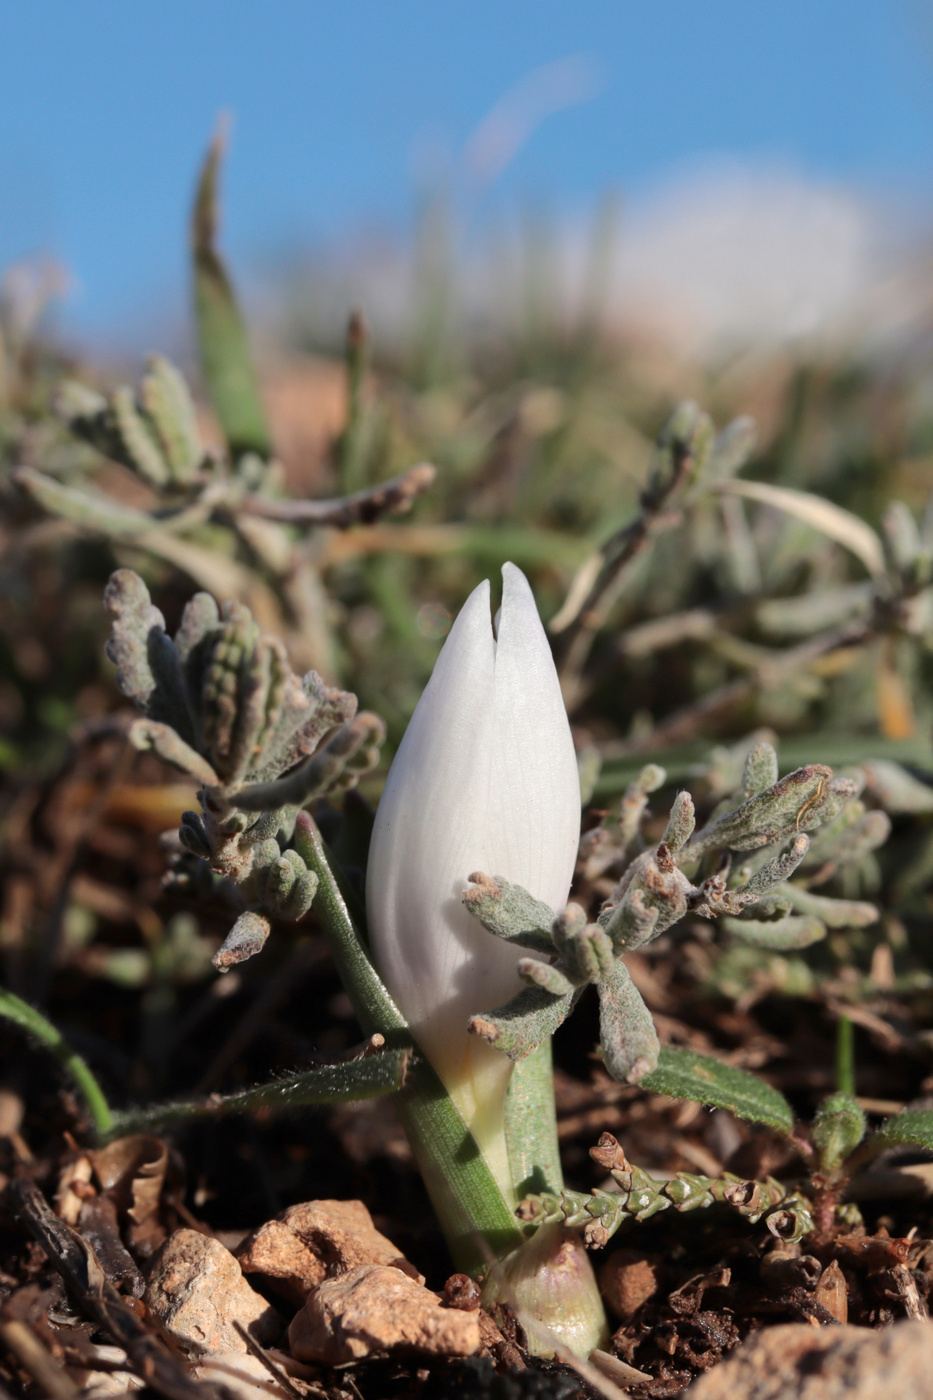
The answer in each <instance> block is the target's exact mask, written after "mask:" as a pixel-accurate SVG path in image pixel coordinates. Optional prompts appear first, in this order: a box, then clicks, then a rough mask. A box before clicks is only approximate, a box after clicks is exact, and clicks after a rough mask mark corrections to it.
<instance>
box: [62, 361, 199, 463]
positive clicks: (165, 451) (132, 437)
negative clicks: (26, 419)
mask: <svg viewBox="0 0 933 1400" xmlns="http://www.w3.org/2000/svg"><path fill="white" fill-rule="evenodd" d="M55 406H56V409H57V411H58V414H59V416H60V417H61V418H62V419H63V420H64V422H65V423H66V424H67V426H68V427H69V428H70V429H71V431H72V432H73V433H74V435H75V436H76V437H79V438H83V440H84V441H85V442H88V443H90V445H91V446H92V447H95V448H96V449H97V451H98V452H100V453H101V454H102V455H103V456H105V457H110V458H112V460H113V461H115V462H122V463H123V465H124V466H126V467H129V469H130V470H131V471H133V472H136V474H137V475H138V476H141V477H142V478H143V480H144V481H146V482H147V483H148V484H149V485H150V486H153V487H155V488H156V490H160V491H161V490H168V489H171V488H176V489H177V488H183V487H187V486H189V485H190V484H191V482H192V481H193V479H194V476H195V474H196V473H197V471H198V470H199V468H200V467H201V466H202V464H205V461H206V455H207V454H206V451H205V448H204V446H203V444H202V442H201V437H200V433H199V431H198V423H197V416H196V414H195V408H194V402H193V400H192V398H191V394H190V393H189V391H188V386H187V384H186V383H185V380H184V378H183V377H182V375H181V374H180V373H179V372H178V370H177V369H176V368H175V366H174V365H173V364H171V363H170V362H169V361H168V360H166V359H165V358H164V357H163V356H161V355H153V356H152V357H151V359H150V361H149V365H148V368H147V371H146V373H145V374H144V375H143V377H142V379H141V380H140V384H139V389H138V392H137V394H136V395H134V394H133V392H132V390H131V389H129V388H128V387H127V386H126V385H120V386H119V387H118V388H116V389H113V390H111V391H110V393H109V394H107V395H106V397H105V396H104V395H102V394H98V393H96V392H95V391H94V390H93V389H88V388H86V387H85V385H83V384H79V383H77V382H76V381H74V380H65V381H64V382H63V383H62V384H61V385H60V386H59V389H58V392H57V394H56V401H55Z"/></svg>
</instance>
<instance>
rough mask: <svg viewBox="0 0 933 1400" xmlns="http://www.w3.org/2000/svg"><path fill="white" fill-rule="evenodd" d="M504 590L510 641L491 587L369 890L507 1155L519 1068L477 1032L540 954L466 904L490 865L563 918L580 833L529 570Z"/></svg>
mask: <svg viewBox="0 0 933 1400" xmlns="http://www.w3.org/2000/svg"><path fill="white" fill-rule="evenodd" d="M502 580H503V597H502V608H501V610H500V612H499V615H498V617H497V620H496V621H497V626H496V632H495V634H494V631H493V624H492V619H491V616H490V602H489V583H488V582H484V583H481V584H480V585H479V586H478V587H477V588H475V589H474V590H473V592H472V593H471V594H470V596H469V598H468V599H467V601H466V603H465V604H464V606H463V609H462V611H461V612H460V615H459V616H458V618H457V620H456V622H455V623H454V625H453V627H452V628H451V631H450V635H449V636H448V638H447V641H446V642H445V644H444V648H443V650H442V651H441V654H440V656H439V657H438V659H437V664H436V666H435V668H434V674H433V675H432V677H431V679H430V681H429V682H428V685H427V688H426V689H425V692H424V694H423V695H422V697H421V699H420V701H419V702H418V706H417V708H416V710H415V713H414V715H413V716H412V718H411V723H410V724H409V726H408V729H407V731H406V734H405V737H404V739H403V740H402V744H401V746H400V748H399V751H398V754H397V755H396V758H395V762H394V763H393V764H392V768H391V771H390V773H389V777H388V781H387V783H386V788H385V792H384V794H383V797H382V801H381V802H380V804H379V811H378V813H377V815H376V824H375V829H374V831H373V839H372V846H371V848H370V857H369V868H368V872H367V883H366V903H367V910H368V916H369V927H370V936H371V940H372V946H373V952H374V954H375V959H376V963H377V966H378V967H379V970H380V972H381V973H382V976H383V977H384V979H385V981H386V983H387V985H388V987H389V990H390V991H391V992H392V995H393V996H394V997H395V999H396V1001H397V1002H398V1005H399V1006H400V1008H401V1010H402V1012H403V1013H404V1014H405V1016H406V1017H407V1018H408V1021H409V1024H410V1025H411V1027H412V1031H413V1033H414V1035H415V1038H416V1040H417V1041H418V1044H419V1045H420V1047H421V1049H422V1050H423V1051H424V1053H425V1054H426V1055H427V1057H428V1059H429V1060H430V1061H431V1063H432V1064H433V1065H434V1068H435V1069H436V1070H437V1072H438V1074H439V1075H440V1076H441V1078H442V1079H443V1081H444V1083H445V1085H446V1087H447V1090H448V1092H449V1093H450V1094H451V1096H452V1098H453V1099H454V1100H455V1102H456V1103H457V1106H458V1108H459V1109H460V1112H461V1114H462V1115H463V1117H464V1119H465V1120H466V1122H467V1124H468V1125H469V1126H470V1127H471V1128H472V1130H473V1132H474V1136H475V1137H476V1138H477V1141H478V1142H479V1143H480V1146H481V1148H482V1149H483V1151H484V1153H485V1154H486V1155H492V1156H493V1157H496V1156H498V1155H499V1153H500V1152H502V1151H504V1141H499V1142H498V1144H497V1142H496V1139H497V1138H500V1139H501V1126H500V1125H501V1110H502V1104H503V1102H504V1094H505V1090H506V1088H507V1086H508V1077H509V1073H510V1070H511V1065H510V1062H509V1061H508V1060H507V1059H506V1057H505V1056H504V1055H502V1054H501V1053H500V1052H499V1051H497V1050H494V1049H492V1048H491V1047H490V1046H488V1045H486V1044H485V1043H483V1042H481V1041H478V1040H477V1039H476V1038H475V1037H473V1036H469V1035H468V1034H467V1030H466V1026H467V1022H468V1020H469V1018H470V1016H471V1015H474V1014H476V1013H479V1012H483V1011H490V1010H492V1009H493V1008H494V1007H496V1006H499V1005H501V1004H502V1003H503V1002H505V1001H507V1000H508V999H509V998H510V997H511V996H513V995H514V994H515V993H516V992H517V991H519V990H520V989H521V985H522V984H521V982H520V981H519V978H518V976H517V974H516V971H515V965H516V963H517V961H518V959H519V957H522V956H525V957H527V956H528V953H527V949H519V948H514V947H511V946H509V945H508V944H506V943H504V942H502V941H501V940H500V939H498V938H496V937H495V936H494V935H493V934H491V933H488V932H487V931H486V930H485V929H484V928H483V927H482V925H481V924H480V923H479V921H478V920H477V919H475V918H473V916H472V915H471V914H469V913H468V912H467V911H466V910H465V909H464V907H463V905H462V904H461V902H460V901H461V895H462V894H463V891H464V889H465V888H466V885H467V877H468V875H470V874H471V873H472V872H473V871H475V870H481V871H484V872H485V873H486V874H489V875H501V876H503V877H504V878H505V879H507V880H510V881H512V882H513V883H515V884H519V885H522V886H523V887H524V888H525V889H526V890H528V891H529V892H530V893H531V894H532V895H534V896H535V897H536V898H537V899H541V900H543V901H544V902H545V903H546V904H549V905H550V906H551V907H552V908H553V909H556V910H561V909H563V907H564V906H565V904H566V902H567V895H568V892H569V889H570V881H571V877H572V874H573V866H574V859H575V856H576V852H577V845H578V842H579V836H580V784H579V778H578V774H577V764H576V758H575V755H574V749H573V741H572V739H571V735H570V726H569V724H568V722H567V715H566V712H565V710H564V704H563V700H562V698H561V693H560V686H559V683H558V679H557V673H556V671H555V669H554V663H553V661H552V659H551V652H550V647H549V646H548V642H547V638H546V636H545V634H544V629H543V627H542V626H541V621H540V619H539V617H538V613H537V609H536V607H535V602H534V598H533V597H532V593H531V589H530V588H529V586H528V581H527V579H526V578H525V576H524V574H523V573H522V572H521V570H520V569H517V568H516V567H515V565H514V564H506V565H505V566H504V568H503V570H502ZM491 1165H493V1163H491ZM497 1175H498V1172H497Z"/></svg>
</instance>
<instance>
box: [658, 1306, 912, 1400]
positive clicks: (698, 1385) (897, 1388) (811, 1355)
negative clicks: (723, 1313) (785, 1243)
mask: <svg viewBox="0 0 933 1400" xmlns="http://www.w3.org/2000/svg"><path fill="white" fill-rule="evenodd" d="M931 1378H933V1324H931V1323H929V1322H925V1321H920V1320H915V1321H909V1322H896V1323H894V1325H893V1326H892V1327H885V1328H883V1329H882V1330H881V1331H877V1332H876V1331H874V1330H873V1329H872V1328H869V1327H849V1326H837V1327H834V1326H832V1325H829V1326H826V1327H811V1326H809V1325H808V1324H804V1323H799V1322H792V1323H788V1324H786V1325H784V1326H781V1327H767V1328H765V1329H764V1330H763V1331H761V1332H757V1333H755V1335H754V1336H752V1337H750V1338H749V1339H748V1341H747V1342H745V1343H744V1344H743V1345H742V1346H740V1347H739V1348H738V1349H737V1350H736V1351H734V1352H733V1353H732V1355H731V1356H729V1357H728V1358H727V1359H726V1360H725V1361H723V1362H721V1363H720V1364H719V1365H718V1366H714V1367H713V1369H712V1370H711V1371H708V1372H707V1373H706V1375H705V1376H701V1377H700V1378H699V1379H698V1380H696V1381H694V1383H693V1385H692V1386H691V1387H690V1389H689V1390H688V1391H687V1392H686V1394H685V1400H878V1397H879V1396H891V1397H896V1400H930V1396H931V1394H933V1379H931Z"/></svg>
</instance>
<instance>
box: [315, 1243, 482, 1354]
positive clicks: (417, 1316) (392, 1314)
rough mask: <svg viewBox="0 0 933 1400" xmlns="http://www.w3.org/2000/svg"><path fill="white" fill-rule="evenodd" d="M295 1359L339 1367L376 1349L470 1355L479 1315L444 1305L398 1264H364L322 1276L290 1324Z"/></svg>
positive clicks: (477, 1334) (477, 1335) (477, 1342)
mask: <svg viewBox="0 0 933 1400" xmlns="http://www.w3.org/2000/svg"><path fill="white" fill-rule="evenodd" d="M288 1339H289V1342H290V1344H291V1350H292V1355H293V1356H295V1357H296V1358H297V1359H298V1360H299V1361H312V1362H316V1363H318V1364H319V1365H323V1366H339V1365H341V1364H343V1363H344V1362H348V1361H359V1360H361V1359H362V1358H363V1357H366V1356H371V1355H372V1354H373V1353H374V1352H403V1353H404V1352H418V1353H420V1354H422V1355H428V1356H472V1355H473V1354H474V1353H475V1352H477V1351H479V1349H480V1345H481V1338H480V1325H479V1315H478V1313H476V1312H461V1311H460V1310H459V1309H458V1308H443V1307H441V1304H440V1301H439V1299H438V1298H437V1296H436V1294H434V1293H431V1292H430V1291H429V1290H428V1289H427V1288H425V1287H424V1285H423V1284H420V1283H416V1282H415V1280H414V1279H412V1278H409V1277H408V1276H407V1275H406V1274H403V1273H402V1272H401V1270H400V1269H393V1268H385V1267H383V1266H380V1265H378V1264H365V1265H362V1266H361V1267H359V1268H355V1269H350V1270H348V1272H347V1273H345V1274H341V1275H340V1276H339V1277H338V1278H332V1279H325V1280H324V1282H323V1283H321V1284H320V1285H319V1286H318V1287H317V1288H316V1289H314V1291H313V1292H312V1293H311V1294H310V1295H309V1297H308V1300H307V1302H306V1303H305V1305H304V1307H303V1308H302V1309H301V1311H300V1312H299V1313H297V1314H296V1315H295V1317H294V1318H293V1320H292V1323H291V1326H290V1327H289V1329H288Z"/></svg>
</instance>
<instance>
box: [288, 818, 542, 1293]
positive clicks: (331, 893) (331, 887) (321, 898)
mask: <svg viewBox="0 0 933 1400" xmlns="http://www.w3.org/2000/svg"><path fill="white" fill-rule="evenodd" d="M294 840H295V849H296V850H297V851H298V854H299V855H300V856H301V858H302V860H303V861H304V862H305V864H306V865H307V866H308V868H309V869H310V870H313V871H314V872H315V874H316V875H317V877H318V891H317V894H316V896H315V899H314V908H315V911H316V913H317V915H318V918H319V919H320V921H321V925H322V927H323V929H324V932H325V935H326V937H327V940H328V943H329V945H330V950H331V955H332V956H333V959H334V961H335V963H336V964H337V971H338V972H339V974H340V979H341V981H342V982H343V985H344V987H345V988H346V990H347V993H348V995H349V997H350V1000H351V1001H352V1003H353V1009H354V1011H355V1012H356V1015H357V1018H358V1020H359V1022H360V1025H361V1027H362V1029H363V1031H364V1033H365V1034H367V1035H371V1034H372V1033H373V1032H375V1031H379V1032H380V1033H381V1034H382V1035H384V1036H385V1038H386V1041H387V1043H388V1044H389V1045H394V1046H399V1045H411V1043H412V1042H411V1032H410V1031H409V1029H408V1025H407V1023H406V1021H405V1018H404V1017H403V1016H402V1013H401V1012H400V1011H399V1009H398V1007H397V1006H396V1005H395V1002H394V1001H393V1000H392V998H391V996H390V995H389V992H388V990H387V989H386V987H385V985H384V983H383V982H382V980H381V978H380V977H379V975H378V973H377V972H376V969H375V968H374V967H373V965H372V963H371V962H370V960H369V957H368V956H367V953H366V950H365V948H364V946H363V942H362V939H361V937H360V934H359V932H358V931H357V928H356V926H355V924H354V922H353V919H352V918H351V916H350V911H349V908H348V906H347V899H346V898H345V897H344V894H343V892H342V891H341V889H340V886H339V884H338V881H337V878H336V876H335V875H334V872H333V870H332V869H331V867H330V864H329V862H328V860H327V854H326V851H325V849H324V843H323V841H322V839H321V834H320V832H319V831H318V829H317V827H316V826H315V824H314V822H313V821H312V819H311V817H310V816H309V815H308V814H307V813H306V812H302V813H300V814H299V817H298V820H297V822H296V826H295V838H294ZM396 1105H397V1107H398V1111H399V1116H400V1117H401V1120H402V1123H403V1126H404V1128H405V1132H406V1134H407V1135H408V1140H409V1142H410V1143H411V1147H412V1151H413V1152H414V1154H415V1157H416V1158H417V1161H418V1166H419V1167H420V1169H421V1174H422V1176H423V1178H424V1182H425V1185H426V1187H427V1190H428V1194H429V1195H430V1197H431V1201H432V1203H433V1205H434V1209H435V1210H436V1212H437V1215H438V1219H439V1220H440V1223H441V1228H442V1229H443V1231H444V1235H445V1237H446V1239H447V1242H448V1244H449V1246H450V1251H451V1254H452V1255H453V1258H454V1262H455V1263H456V1264H457V1267H458V1268H461V1269H463V1270H464V1271H465V1272H472V1273H476V1272H478V1271H479V1270H480V1269H481V1268H483V1267H484V1266H485V1265H486V1264H487V1263H488V1260H489V1255H490V1253H492V1254H495V1255H498V1254H500V1253H501V1252H502V1251H503V1250H506V1249H510V1248H513V1247H514V1246H516V1245H518V1244H519V1243H520V1241H521V1232H520V1230H519V1228H518V1224H517V1222H516V1219H515V1216H514V1214H513V1212H512V1210H511V1207H510V1206H509V1204H508V1202H507V1201H506V1200H505V1197H504V1196H503V1194H502V1191H501V1190H500V1188H499V1186H498V1184H497V1182H496V1180H495V1177H494V1176H493V1174H492V1172H491V1171H490V1170H489V1167H488V1166H487V1164H486V1162H485V1160H484V1158H483V1156H482V1154H481V1153H480V1151H479V1149H478V1147H477V1145H476V1143H475V1141H474V1139H473V1136H472V1134H471V1133H470V1131H469V1129H468V1128H467V1127H466V1124H465V1123H464V1121H463V1119H462V1118H461V1116H460V1114H459V1113H458V1112H457V1110H456V1108H455V1107H454V1105H453V1103H452V1102H451V1100H450V1097H449V1096H448V1094H447V1090H446V1089H445V1088H444V1086H443V1084H442V1083H441V1081H440V1079H439V1078H438V1076H437V1075H436V1074H435V1072H434V1070H433V1069H432V1068H431V1066H430V1065H429V1064H428V1063H427V1062H426V1061H425V1060H421V1059H419V1060H417V1061H415V1062H414V1063H413V1065H412V1067H411V1069H410V1071H409V1074H408V1077H407V1079H406V1081H405V1085H404V1088H403V1089H402V1090H401V1092H400V1093H399V1096H398V1099H397V1100H396Z"/></svg>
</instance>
